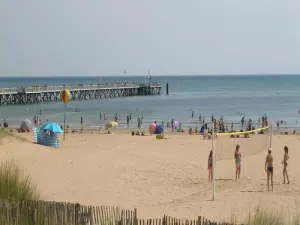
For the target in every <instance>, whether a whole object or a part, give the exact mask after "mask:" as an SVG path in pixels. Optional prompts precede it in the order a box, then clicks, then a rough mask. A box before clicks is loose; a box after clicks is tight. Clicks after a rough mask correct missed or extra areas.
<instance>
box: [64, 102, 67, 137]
mask: <svg viewBox="0 0 300 225" xmlns="http://www.w3.org/2000/svg"><path fill="white" fill-rule="evenodd" d="M66 114H67V103H65V113H64V140H66Z"/></svg>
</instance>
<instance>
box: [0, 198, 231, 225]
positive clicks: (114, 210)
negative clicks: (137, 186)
mask: <svg viewBox="0 0 300 225" xmlns="http://www.w3.org/2000/svg"><path fill="white" fill-rule="evenodd" d="M229 224H230V223H217V222H212V221H209V220H207V219H205V218H203V217H201V216H199V217H198V218H197V219H195V220H183V219H175V218H171V217H168V216H164V217H163V218H159V219H138V217H137V209H134V210H121V209H119V208H118V207H109V206H97V207H95V206H82V205H80V204H72V203H62V202H45V201H7V200H0V225H229Z"/></svg>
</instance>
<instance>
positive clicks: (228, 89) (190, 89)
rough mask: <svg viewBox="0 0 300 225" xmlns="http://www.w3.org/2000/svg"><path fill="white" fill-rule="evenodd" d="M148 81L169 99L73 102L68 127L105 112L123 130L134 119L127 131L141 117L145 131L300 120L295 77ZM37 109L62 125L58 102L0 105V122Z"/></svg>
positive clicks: (15, 82) (64, 80)
mask: <svg viewBox="0 0 300 225" xmlns="http://www.w3.org/2000/svg"><path fill="white" fill-rule="evenodd" d="M144 80H145V77H142V76H141V77H131V76H122V77H102V78H100V77H57V78H49V77H38V78H36V77H35V78H0V87H17V86H31V85H45V84H46V85H53V84H54V85H57V84H93V83H97V82H99V81H101V82H119V81H125V82H128V81H140V82H144ZM152 80H153V81H159V82H160V83H161V85H162V86H163V91H164V94H165V86H166V85H165V84H166V83H167V82H168V83H169V89H170V95H169V96H166V95H162V96H153V97H152V96H151V97H148V96H147V97H128V98H115V99H102V100H90V101H72V102H70V103H68V105H67V124H69V125H70V126H71V127H79V125H80V117H81V116H83V123H84V125H85V126H88V127H99V125H100V124H104V123H105V122H104V121H100V117H99V114H100V112H106V113H107V115H108V116H107V120H112V119H113V116H114V114H115V113H118V114H119V120H120V127H126V116H127V115H128V114H129V113H132V115H133V119H132V122H131V124H130V127H136V126H137V117H138V116H143V117H144V120H143V126H144V127H146V126H148V124H149V123H150V122H152V121H154V120H157V121H162V120H164V121H170V120H171V118H174V119H175V120H178V121H181V122H182V124H183V126H184V127H190V126H193V127H195V126H199V120H198V117H199V115H200V114H202V117H203V116H205V117H206V120H207V121H208V120H209V118H210V117H211V115H212V114H214V115H215V117H216V118H219V117H221V116H223V117H224V120H225V121H228V122H240V120H241V117H242V116H241V115H240V114H237V113H238V112H240V113H244V115H245V117H246V118H251V119H252V120H253V121H257V120H258V118H259V117H261V116H263V115H264V114H267V116H268V118H269V120H272V121H277V120H284V121H286V125H284V127H286V128H291V127H293V128H294V127H297V126H298V124H296V121H297V120H299V121H300V115H299V113H298V110H299V109H300V104H299V102H300V89H299V84H300V76H291V75H285V76H283V75H282V76H258V75H256V76H182V77H181V76H157V77H155V76H153V77H152ZM75 108H80V112H75ZM26 109H28V111H27V110H26ZM40 109H42V116H41V119H42V121H46V119H48V120H49V121H55V122H58V123H62V122H63V114H64V105H63V103H52V104H39V105H19V106H2V107H0V119H4V118H6V119H7V121H8V123H9V124H12V125H15V126H17V125H19V124H20V123H21V121H22V120H24V119H26V118H28V119H32V118H33V117H34V116H35V115H38V116H39V113H40ZM192 110H193V111H194V112H195V116H194V118H192V117H191V114H192ZM299 125H300V123H299Z"/></svg>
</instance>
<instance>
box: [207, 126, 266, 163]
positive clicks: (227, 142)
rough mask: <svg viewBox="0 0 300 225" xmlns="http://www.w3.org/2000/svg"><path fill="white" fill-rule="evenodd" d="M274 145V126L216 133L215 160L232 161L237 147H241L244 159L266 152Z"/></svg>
mask: <svg viewBox="0 0 300 225" xmlns="http://www.w3.org/2000/svg"><path fill="white" fill-rule="evenodd" d="M271 143H272V126H270V127H269V126H267V127H262V128H258V129H255V130H250V131H240V132H227V133H218V132H215V138H214V145H213V148H214V151H215V159H216V161H219V160H230V159H231V160H232V159H233V158H234V152H235V148H236V145H239V146H240V151H241V153H242V155H243V157H247V156H251V155H254V154H257V153H259V152H263V151H266V150H267V149H268V148H270V147H271Z"/></svg>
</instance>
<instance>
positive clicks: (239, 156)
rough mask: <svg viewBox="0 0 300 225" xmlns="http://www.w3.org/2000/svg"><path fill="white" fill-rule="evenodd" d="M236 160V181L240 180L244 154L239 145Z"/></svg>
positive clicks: (236, 148)
mask: <svg viewBox="0 0 300 225" xmlns="http://www.w3.org/2000/svg"><path fill="white" fill-rule="evenodd" d="M234 159H235V168H236V170H235V179H240V176H241V164H242V154H241V153H240V146H239V145H236V147H235V153H234Z"/></svg>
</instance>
